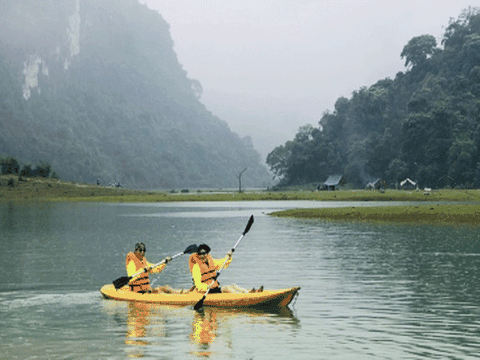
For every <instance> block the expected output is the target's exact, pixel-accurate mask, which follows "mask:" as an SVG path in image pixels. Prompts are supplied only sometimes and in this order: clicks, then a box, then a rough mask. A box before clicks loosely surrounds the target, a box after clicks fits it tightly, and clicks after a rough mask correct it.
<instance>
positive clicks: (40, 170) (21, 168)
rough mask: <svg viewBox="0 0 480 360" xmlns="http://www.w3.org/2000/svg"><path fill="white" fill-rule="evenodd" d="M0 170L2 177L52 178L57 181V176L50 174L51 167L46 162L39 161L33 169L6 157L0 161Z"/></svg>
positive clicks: (11, 157) (28, 165) (10, 157)
mask: <svg viewBox="0 0 480 360" xmlns="http://www.w3.org/2000/svg"><path fill="white" fill-rule="evenodd" d="M0 168H1V173H2V175H20V176H24V177H36V176H37V177H43V178H49V177H52V178H56V179H58V175H57V174H56V173H55V172H53V173H52V166H51V165H50V164H49V163H48V162H46V161H41V162H40V163H39V164H37V165H36V166H35V168H32V165H31V164H29V163H27V164H23V165H22V164H21V163H20V162H19V161H18V160H17V159H16V158H15V157H13V156H7V157H6V158H2V159H0Z"/></svg>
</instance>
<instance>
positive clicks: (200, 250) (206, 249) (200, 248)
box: [197, 244, 210, 255]
mask: <svg viewBox="0 0 480 360" xmlns="http://www.w3.org/2000/svg"><path fill="white" fill-rule="evenodd" d="M209 252H210V246H208V245H207V244H200V245H198V249H197V254H199V255H202V254H208V253H209Z"/></svg>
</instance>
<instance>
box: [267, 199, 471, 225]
mask: <svg viewBox="0 0 480 360" xmlns="http://www.w3.org/2000/svg"><path fill="white" fill-rule="evenodd" d="M270 215H273V216H278V217H295V218H304V219H323V220H326V221H361V222H366V221H369V222H371V221H374V222H390V223H404V224H412V223H416V224H434V225H471V226H480V204H434V205H432V204H429V205H411V206H385V207H384V206H382V207H348V208H328V209H327V208H322V209H294V210H286V211H279V212H274V213H271V214H270Z"/></svg>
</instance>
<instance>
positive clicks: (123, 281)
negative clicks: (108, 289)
mask: <svg viewBox="0 0 480 360" xmlns="http://www.w3.org/2000/svg"><path fill="white" fill-rule="evenodd" d="M130 279H131V277H129V276H122V277H119V278H118V279H117V280H114V281H113V286H115V289H116V290H118V289H120V288H122V287H124V286H125V285H127V284H128V282H129V281H130Z"/></svg>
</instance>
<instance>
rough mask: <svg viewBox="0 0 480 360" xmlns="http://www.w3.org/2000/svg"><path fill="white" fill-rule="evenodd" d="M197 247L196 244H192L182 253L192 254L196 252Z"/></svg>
mask: <svg viewBox="0 0 480 360" xmlns="http://www.w3.org/2000/svg"><path fill="white" fill-rule="evenodd" d="M197 249H198V246H197V245H196V244H192V245H189V246H187V248H186V249H185V251H184V252H183V253H184V254H193V253H194V252H197Z"/></svg>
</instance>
